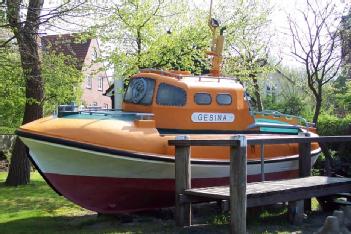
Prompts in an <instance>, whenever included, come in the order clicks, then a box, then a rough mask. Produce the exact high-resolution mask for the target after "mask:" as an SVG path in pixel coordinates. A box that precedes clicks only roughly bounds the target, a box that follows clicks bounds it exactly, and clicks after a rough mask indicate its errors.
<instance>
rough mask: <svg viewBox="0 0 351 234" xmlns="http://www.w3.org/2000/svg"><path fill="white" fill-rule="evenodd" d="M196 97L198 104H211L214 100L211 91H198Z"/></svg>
mask: <svg viewBox="0 0 351 234" xmlns="http://www.w3.org/2000/svg"><path fill="white" fill-rule="evenodd" d="M194 99H195V103H196V104H198V105H210V104H211V102H212V98H211V95H210V94H209V93H196V94H195V96H194Z"/></svg>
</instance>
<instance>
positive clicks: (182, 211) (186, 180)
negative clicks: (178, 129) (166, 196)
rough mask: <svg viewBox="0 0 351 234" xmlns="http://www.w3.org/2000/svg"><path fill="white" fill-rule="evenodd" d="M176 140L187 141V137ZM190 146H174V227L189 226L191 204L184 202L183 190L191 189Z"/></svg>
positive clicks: (178, 137) (179, 137)
mask: <svg viewBox="0 0 351 234" xmlns="http://www.w3.org/2000/svg"><path fill="white" fill-rule="evenodd" d="M175 139H176V140H189V136H177V137H176V138H175ZM190 154H191V153H190V146H175V183H176V189H175V196H176V198H175V204H176V213H175V215H176V225H177V226H181V227H184V226H190V225H191V203H186V202H185V201H184V195H183V194H184V190H186V189H190V188H191V167H190V157H191V156H190Z"/></svg>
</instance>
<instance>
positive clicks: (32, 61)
mask: <svg viewBox="0 0 351 234" xmlns="http://www.w3.org/2000/svg"><path fill="white" fill-rule="evenodd" d="M43 4H44V1H43V0H29V1H28V2H26V3H24V2H23V1H22V0H8V1H7V2H6V20H7V22H6V23H5V24H2V25H0V28H1V29H4V30H7V29H8V30H9V31H10V32H11V33H10V34H8V35H9V37H8V39H6V40H4V41H2V42H1V44H0V47H1V48H5V47H8V46H9V45H11V44H15V45H16V47H17V48H18V53H19V57H20V64H21V68H22V74H23V79H24V84H25V106H24V114H23V119H22V124H25V123H28V122H31V121H33V120H36V119H38V118H40V117H42V115H43V103H44V102H43V100H44V98H45V96H44V79H43V75H42V64H41V59H40V55H39V46H38V40H37V37H38V32H39V27H40V26H41V25H44V24H48V23H49V22H50V21H51V20H53V19H54V18H55V17H57V18H58V17H62V16H63V15H64V14H65V13H67V12H70V11H71V10H72V9H76V8H77V7H79V6H80V5H82V3H77V4H76V5H71V4H70V3H69V2H67V3H66V2H65V3H63V4H62V5H60V6H58V7H55V8H53V9H50V10H49V11H46V12H45V13H44V14H42V9H43ZM61 19H62V18H61ZM2 32H3V31H2ZM6 33H7V32H6ZM27 151H28V149H27V148H26V147H25V145H24V144H23V143H22V142H21V141H20V140H19V139H18V138H17V140H16V142H15V145H14V149H13V152H12V158H11V164H10V170H9V174H8V177H7V179H6V184H7V185H20V184H27V183H29V179H30V163H29V160H28V158H27V157H26V154H27Z"/></svg>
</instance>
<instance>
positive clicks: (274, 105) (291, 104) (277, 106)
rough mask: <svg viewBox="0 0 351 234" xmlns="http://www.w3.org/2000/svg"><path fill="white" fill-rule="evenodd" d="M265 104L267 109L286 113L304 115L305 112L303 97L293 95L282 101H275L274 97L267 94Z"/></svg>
mask: <svg viewBox="0 0 351 234" xmlns="http://www.w3.org/2000/svg"><path fill="white" fill-rule="evenodd" d="M263 106H264V107H265V109H267V110H275V111H279V112H281V113H284V114H289V115H297V116H302V115H303V114H304V113H305V110H306V108H305V106H306V104H305V102H304V101H303V98H302V97H299V96H291V97H287V98H286V99H283V100H282V101H279V102H277V101H275V100H274V97H272V96H267V97H266V98H265V99H264V102H263Z"/></svg>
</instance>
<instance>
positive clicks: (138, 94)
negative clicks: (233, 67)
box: [122, 69, 254, 132]
mask: <svg viewBox="0 0 351 234" xmlns="http://www.w3.org/2000/svg"><path fill="white" fill-rule="evenodd" d="M122 109H123V111H125V112H143V113H152V114H153V115H154V118H153V119H154V120H155V124H156V128H158V129H160V130H163V131H167V130H169V131H174V130H182V131H190V130H191V131H194V132H196V131H201V130H206V132H208V130H213V131H223V130H224V131H226V130H227V131H231V132H233V131H235V130H244V129H247V127H248V126H249V125H250V124H252V123H254V117H253V116H252V115H251V114H250V111H249V104H248V101H247V100H246V99H245V98H244V88H243V86H242V85H241V84H239V83H238V82H237V81H236V80H235V79H231V78H226V77H212V76H193V75H191V74H190V73H185V72H178V71H176V72H163V71H158V70H153V69H148V70H142V71H141V72H140V73H138V74H136V75H134V76H132V77H131V78H130V80H129V85H128V88H127V90H126V93H125V96H124V100H123V104H122Z"/></svg>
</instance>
